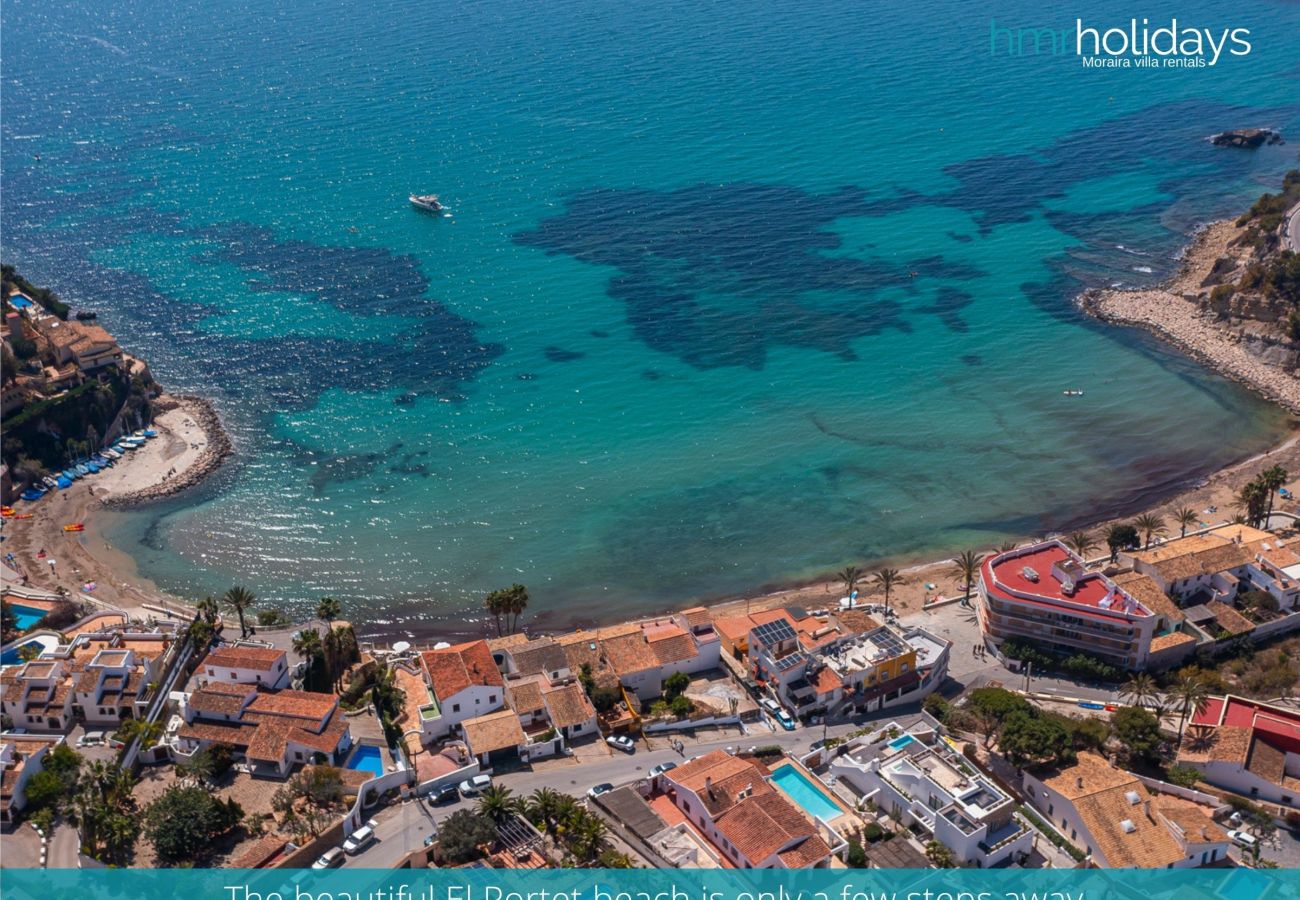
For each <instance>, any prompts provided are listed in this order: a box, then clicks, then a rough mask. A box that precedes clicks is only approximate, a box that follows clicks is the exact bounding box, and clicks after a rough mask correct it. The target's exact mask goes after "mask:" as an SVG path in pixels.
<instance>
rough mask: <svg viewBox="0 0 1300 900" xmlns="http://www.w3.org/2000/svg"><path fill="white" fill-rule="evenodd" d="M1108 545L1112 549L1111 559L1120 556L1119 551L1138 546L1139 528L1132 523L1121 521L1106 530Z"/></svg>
mask: <svg viewBox="0 0 1300 900" xmlns="http://www.w3.org/2000/svg"><path fill="white" fill-rule="evenodd" d="M1106 546H1107V548H1109V550H1110V561H1111V562H1115V560H1117V559H1118V558H1119V551H1121V550H1127V549H1129V548H1130V547H1136V546H1138V530H1137V529H1136V528H1134V527H1133V526H1132V525H1128V524H1125V523H1119V524H1116V525H1112V526H1110V528H1109V529H1108V530H1107V531H1106Z"/></svg>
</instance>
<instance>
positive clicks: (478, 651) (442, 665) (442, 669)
mask: <svg viewBox="0 0 1300 900" xmlns="http://www.w3.org/2000/svg"><path fill="white" fill-rule="evenodd" d="M420 659H421V660H423V662H424V668H425V671H426V672H427V673H428V675H429V685H430V686H431V687H432V688H433V693H434V696H436V697H437V698H438V699H439V700H440V701H442V702H446V701H447V700H449V699H451V698H452V697H454V696H455V695H456V694H459V693H460V692H461V691H463V690H465V689H466V688H468V687H471V686H473V685H485V686H488V687H503V686H504V684H505V682H504V681H503V679H502V678H501V672H500V670H499V669H497V666H496V663H494V662H493V661H492V651H490V650H489V649H488V645H487V642H486V641H469V642H468V643H464V644H457V645H456V646H454V647H448V648H446V649H443V650H427V651H425V652H424V653H421V654H420Z"/></svg>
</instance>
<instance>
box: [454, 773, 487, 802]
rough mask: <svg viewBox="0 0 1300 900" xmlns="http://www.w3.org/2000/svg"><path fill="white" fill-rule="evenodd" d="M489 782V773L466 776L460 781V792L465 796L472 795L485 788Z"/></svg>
mask: <svg viewBox="0 0 1300 900" xmlns="http://www.w3.org/2000/svg"><path fill="white" fill-rule="evenodd" d="M491 784H492V776H491V775H475V776H474V777H473V778H466V779H465V780H464V781H462V782H461V783H460V792H461V794H462V795H463V796H465V797H473V796H474V795H476V794H478V793H479V792H481V791H484V790H486V789H487V788H488V786H489V785H491Z"/></svg>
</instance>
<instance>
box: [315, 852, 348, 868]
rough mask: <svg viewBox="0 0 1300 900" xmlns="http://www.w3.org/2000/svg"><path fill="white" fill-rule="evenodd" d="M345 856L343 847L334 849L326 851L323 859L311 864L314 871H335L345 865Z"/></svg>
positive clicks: (322, 856)
mask: <svg viewBox="0 0 1300 900" xmlns="http://www.w3.org/2000/svg"><path fill="white" fill-rule="evenodd" d="M344 859H345V854H344V853H343V848H342V847H332V848H330V849H329V850H326V851H325V853H324V854H322V855H321V858H320V859H318V860H316V861H315V862H314V863H312V864H311V867H312V868H313V869H335V868H338V867H339V866H341V865H343V860H344Z"/></svg>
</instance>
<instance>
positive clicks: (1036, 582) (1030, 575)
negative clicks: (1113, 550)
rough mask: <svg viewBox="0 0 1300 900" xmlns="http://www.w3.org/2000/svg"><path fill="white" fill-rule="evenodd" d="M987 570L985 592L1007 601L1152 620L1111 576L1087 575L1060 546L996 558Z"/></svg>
mask: <svg viewBox="0 0 1300 900" xmlns="http://www.w3.org/2000/svg"><path fill="white" fill-rule="evenodd" d="M982 570H983V576H984V586H985V589H986V590H987V591H988V592H989V593H990V594H992V595H993V596H994V597H997V598H999V599H1002V600H1008V601H1011V602H1014V603H1030V604H1033V605H1038V606H1050V607H1056V608H1058V609H1064V610H1066V611H1068V612H1070V613H1073V614H1076V615H1084V616H1091V617H1098V618H1104V619H1111V620H1119V621H1128V620H1131V619H1133V618H1143V617H1146V616H1150V615H1153V613H1152V612H1151V611H1150V610H1149V609H1147V608H1146V607H1145V606H1143V605H1142V604H1141V603H1139V602H1138V601H1137V599H1136V598H1134V597H1132V596H1130V595H1129V594H1127V593H1125V592H1124V591H1123V590H1121V589H1120V588H1119V587H1117V586H1116V585H1115V584H1114V583H1112V582H1111V580H1110V579H1109V578H1107V577H1106V576H1104V575H1101V574H1099V573H1097V572H1088V571H1087V570H1086V569H1085V568H1084V564H1083V560H1081V559H1080V558H1079V557H1077V556H1075V555H1074V554H1073V553H1072V552H1070V550H1068V549H1067V548H1066V546H1065V545H1064V544H1062V543H1060V542H1059V541H1048V542H1046V543H1042V544H1034V545H1032V546H1028V547H1018V548H1016V549H1015V550H1009V551H1007V552H1006V553H999V554H995V555H994V556H990V557H989V558H988V559H986V560H985V561H984V564H983V566H982Z"/></svg>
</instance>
